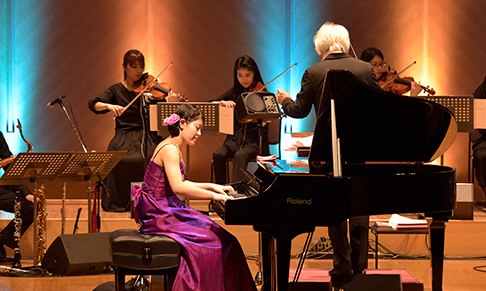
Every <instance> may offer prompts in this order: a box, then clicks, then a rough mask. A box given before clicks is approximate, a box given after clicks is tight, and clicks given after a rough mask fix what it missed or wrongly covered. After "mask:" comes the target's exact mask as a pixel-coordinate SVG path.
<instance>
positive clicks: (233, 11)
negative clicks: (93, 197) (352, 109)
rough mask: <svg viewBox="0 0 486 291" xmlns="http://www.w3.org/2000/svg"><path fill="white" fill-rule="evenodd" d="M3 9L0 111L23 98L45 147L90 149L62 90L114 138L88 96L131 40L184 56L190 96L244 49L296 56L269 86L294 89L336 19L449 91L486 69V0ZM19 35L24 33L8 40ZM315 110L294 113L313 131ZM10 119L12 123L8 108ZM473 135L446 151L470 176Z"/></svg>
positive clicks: (214, 139) (202, 165) (466, 89)
mask: <svg viewBox="0 0 486 291" xmlns="http://www.w3.org/2000/svg"><path fill="white" fill-rule="evenodd" d="M9 5H12V7H13V8H12V9H10V10H9V9H8V7H9ZM0 9H1V11H3V14H2V16H4V15H5V16H8V15H10V17H11V18H9V19H11V20H8V19H7V18H6V17H2V21H0V29H1V30H2V33H1V34H0V52H3V53H2V54H1V55H2V57H1V58H0V62H1V65H2V72H3V68H5V66H11V68H13V69H11V70H10V71H8V72H9V73H8V75H9V76H2V75H0V101H1V103H2V105H1V106H0V109H1V112H2V113H1V114H3V115H5V113H4V112H6V111H5V109H4V108H5V102H6V100H7V94H8V96H9V98H15V106H16V108H18V109H19V110H18V111H17V112H13V114H14V115H16V117H14V118H17V117H19V118H20V119H21V120H22V122H23V125H24V131H25V134H26V136H27V137H28V138H29V139H30V140H31V141H32V143H33V144H34V146H35V151H38V152H40V151H81V150H82V149H81V146H80V145H79V142H78V140H77V139H76V137H75V135H74V133H73V131H72V129H71V125H70V124H69V122H68V121H67V119H66V117H65V115H64V112H63V111H62V110H61V108H59V107H55V108H53V109H50V110H48V109H47V108H46V107H45V105H46V104H47V103H48V102H50V101H52V100H53V99H54V98H57V97H59V96H62V95H66V96H67V100H68V101H69V102H67V101H65V102H64V103H65V104H66V106H68V109H69V104H71V105H72V108H73V111H74V114H75V116H76V120H77V123H78V125H79V128H80V130H81V132H82V134H83V137H84V139H85V142H86V144H87V147H88V149H89V150H97V151H103V150H105V149H106V147H107V145H108V142H109V141H110V140H111V138H112V137H113V135H114V121H113V120H112V116H110V114H106V115H94V114H93V113H91V112H90V111H89V110H88V107H87V102H88V100H89V99H91V98H93V97H95V96H97V95H99V94H101V93H102V92H103V90H105V89H106V88H107V87H108V86H110V85H111V84H113V83H116V82H119V81H121V80H122V67H121V62H122V56H123V54H124V53H125V52H126V51H127V50H129V49H132V48H136V49H139V50H141V51H142V52H143V53H144V54H145V57H146V60H147V71H149V72H150V73H151V74H154V75H156V74H158V73H159V72H160V71H161V70H162V69H163V68H164V67H165V66H166V65H167V64H168V63H169V62H171V61H173V62H174V65H173V66H172V67H171V68H170V69H169V70H168V71H167V72H166V73H165V74H164V76H163V77H162V80H163V81H167V82H169V83H170V84H171V85H172V88H173V90H174V91H176V92H178V93H181V94H185V95H186V96H188V97H189V99H190V100H191V101H207V100H210V99H212V98H215V97H217V96H219V95H220V94H221V93H223V92H224V91H225V90H227V89H228V88H229V87H231V85H232V82H233V77H232V70H233V64H234V61H235V59H236V58H237V57H238V56H240V55H243V54H249V55H251V56H253V57H254V58H255V59H256V60H257V62H258V64H259V66H260V69H261V71H262V74H263V77H264V80H265V81H267V82H268V81H270V80H271V79H272V78H274V77H275V76H276V75H278V74H279V73H281V72H282V71H284V70H285V69H286V68H287V67H289V66H290V65H292V64H293V63H295V62H297V63H298V66H297V67H296V68H294V69H293V70H292V71H291V72H290V73H289V74H288V75H285V77H283V78H282V79H281V80H279V81H278V82H276V83H275V84H273V85H272V86H271V87H270V89H271V90H272V91H275V90H276V89H277V88H282V89H285V90H287V91H289V92H291V94H292V95H294V94H295V93H297V92H298V90H299V89H300V79H301V77H302V74H303V72H304V70H305V69H306V68H307V67H309V66H311V65H313V64H314V63H316V62H318V61H319V57H318V56H317V54H316V52H315V50H314V47H313V43H312V38H313V36H314V34H315V31H316V30H317V29H318V28H319V26H320V25H321V24H322V23H324V22H325V21H333V22H336V23H340V24H343V25H345V26H346V27H347V28H348V29H349V31H350V36H351V42H352V44H353V46H354V48H355V50H356V53H357V54H358V55H359V54H360V53H361V51H362V50H363V49H364V48H366V47H370V46H376V47H378V48H380V49H381V50H382V51H383V53H384V54H385V59H386V61H387V62H388V63H389V64H390V65H391V66H392V67H393V68H395V69H397V70H401V69H403V68H404V67H406V66H407V65H408V64H410V63H411V62H413V61H417V64H416V65H415V66H413V67H412V68H410V69H409V70H407V72H406V73H404V75H407V76H413V77H414V78H415V79H416V80H418V81H421V82H422V83H424V84H428V85H430V86H431V87H433V88H434V89H436V91H437V93H438V94H439V95H448V94H454V95H463V94H471V93H472V92H473V91H474V90H475V89H476V87H477V86H478V85H479V83H480V82H481V81H482V79H483V78H484V75H485V70H484V67H485V63H486V59H485V57H484V55H485V53H486V51H485V50H486V45H485V42H486V40H485V39H484V33H483V32H484V31H485V28H486V19H484V17H483V15H482V14H483V12H484V11H485V9H486V2H483V1H473V0H463V1H452V0H442V1H441V0H423V1H409V0H398V1H388V0H375V1H352V0H341V1H330V0H329V1H317V0H315V1H296V0H286V1H278V0H272V1H263V0H244V1H236V0H235V1H218V0H208V1H190V0H180V1H168V0H106V1H95V0H85V1H74V0H66V1H55V0H45V1H33V0H9V1H7V0H4V1H1V2H0ZM26 11H28V12H29V13H26ZM9 13H10V14H9ZM6 19H7V20H6ZM9 21H10V22H9ZM9 35H11V36H12V39H13V41H15V43H10V44H9V41H11V40H10V39H9ZM9 54H10V55H12V56H11V57H8V55H9ZM6 56H7V57H6ZM9 80H10V81H9ZM9 90H10V91H9ZM12 90H13V91H14V92H16V93H15V94H12V93H11V91H12ZM2 106H3V107H2ZM312 118H313V117H311V118H310V121H309V120H307V121H304V122H303V121H300V120H289V121H286V122H289V123H290V124H292V125H293V129H294V130H296V131H297V130H302V131H308V130H312V128H313V126H312V124H313V121H312ZM0 127H1V128H0V130H2V131H3V132H4V131H5V129H6V125H5V116H0ZM17 135H18V134H17V133H14V134H9V135H8V138H9V142H11V143H12V144H13V151H15V153H17V152H19V151H22V150H24V145H23V144H22V141H21V140H20V138H19V137H18V136H17ZM223 139H224V136H222V135H221V136H207V137H202V138H201V139H200V140H199V142H198V144H197V145H196V146H195V147H194V148H193V149H192V150H191V165H190V166H191V169H192V172H191V179H194V180H196V181H206V180H209V162H210V159H211V154H212V152H213V151H214V150H215V149H216V148H217V147H219V146H220V145H221V144H222V142H223ZM467 146H468V141H467V138H464V137H460V138H459V139H458V140H457V142H456V144H455V145H454V147H453V148H452V149H451V150H450V151H449V152H448V153H447V154H446V155H445V158H444V161H445V163H446V164H447V165H450V166H454V167H456V168H457V169H458V178H459V181H460V182H465V181H466V180H467V169H466V166H467ZM49 188H51V189H49ZM60 189H61V187H60V185H55V184H53V185H51V186H48V191H47V193H48V195H49V196H52V197H60V193H61V191H60ZM49 190H51V191H49ZM69 192H70V193H69V195H68V196H69V197H85V196H86V185H84V184H83V185H82V183H77V184H75V183H73V184H72V185H71V186H70V190H69ZM477 198H478V199H484V198H483V197H482V196H479V197H477Z"/></svg>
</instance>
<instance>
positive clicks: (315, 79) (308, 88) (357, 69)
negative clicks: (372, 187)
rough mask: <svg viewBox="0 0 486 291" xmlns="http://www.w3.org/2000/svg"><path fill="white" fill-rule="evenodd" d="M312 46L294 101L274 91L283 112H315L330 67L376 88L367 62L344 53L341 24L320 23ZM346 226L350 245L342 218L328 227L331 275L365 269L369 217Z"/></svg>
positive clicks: (344, 33) (296, 115) (345, 36)
mask: <svg viewBox="0 0 486 291" xmlns="http://www.w3.org/2000/svg"><path fill="white" fill-rule="evenodd" d="M314 45H315V48H316V51H317V53H318V54H319V56H320V57H321V61H320V62H319V63H317V64H315V65H314V66H312V67H310V68H308V69H307V70H306V71H305V73H304V76H303V77H302V87H301V89H300V92H299V93H298V94H297V97H296V100H295V101H293V100H292V99H291V97H290V94H289V93H287V92H285V91H284V90H281V89H279V90H278V93H277V100H278V102H279V103H280V104H281V105H282V109H283V111H284V113H285V114H287V115H288V116H290V117H294V118H304V117H306V116H307V115H308V114H309V112H310V111H311V108H312V105H314V110H315V112H316V115H317V114H318V112H317V110H319V104H320V101H321V94H322V86H323V84H324V79H325V77H326V73H327V70H330V69H346V70H348V71H350V72H351V73H353V74H354V75H355V76H356V77H357V78H358V79H360V80H361V81H363V82H364V83H366V84H368V85H370V86H372V87H375V88H377V89H380V85H379V83H378V80H377V78H376V75H375V72H374V70H373V67H372V66H371V64H370V63H367V62H364V61H362V60H357V59H355V58H352V57H351V56H349V55H348V51H349V47H350V41H349V33H348V31H347V29H346V28H345V27H344V26H342V25H338V24H334V23H332V22H326V23H324V24H323V25H322V26H321V28H320V29H319V30H318V31H317V33H316V35H315V36H314ZM349 228H350V236H351V244H350V242H349V241H348V238H347V222H346V221H343V222H342V223H341V225H340V226H330V227H329V236H330V238H331V243H332V246H333V249H334V258H333V266H334V268H333V269H332V270H331V271H330V272H331V273H333V274H334V273H339V274H350V273H351V272H354V273H361V272H362V271H363V270H364V269H366V268H367V265H368V228H369V217H367V216H365V217H353V218H350V219H349Z"/></svg>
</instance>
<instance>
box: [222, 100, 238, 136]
mask: <svg viewBox="0 0 486 291" xmlns="http://www.w3.org/2000/svg"><path fill="white" fill-rule="evenodd" d="M233 114H234V109H233V108H227V107H224V106H219V132H220V133H226V134H233V129H234V128H233V122H234V117H233Z"/></svg>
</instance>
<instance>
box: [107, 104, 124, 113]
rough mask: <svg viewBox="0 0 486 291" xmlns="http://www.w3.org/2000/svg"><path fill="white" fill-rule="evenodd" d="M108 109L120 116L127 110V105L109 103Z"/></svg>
mask: <svg viewBox="0 0 486 291" xmlns="http://www.w3.org/2000/svg"><path fill="white" fill-rule="evenodd" d="M108 110H110V111H111V112H113V113H114V114H115V116H120V115H122V114H123V112H125V107H123V106H120V105H116V104H108Z"/></svg>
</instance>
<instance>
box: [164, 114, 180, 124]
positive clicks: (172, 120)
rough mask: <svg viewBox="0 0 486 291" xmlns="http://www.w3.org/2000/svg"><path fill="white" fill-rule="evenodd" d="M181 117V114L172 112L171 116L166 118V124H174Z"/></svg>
mask: <svg viewBox="0 0 486 291" xmlns="http://www.w3.org/2000/svg"><path fill="white" fill-rule="evenodd" d="M180 119H181V118H180V116H179V115H177V114H175V113H172V115H171V116H169V117H167V118H166V119H164V125H165V126H168V125H174V124H175V123H176V122H177V121H179V120H180Z"/></svg>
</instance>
